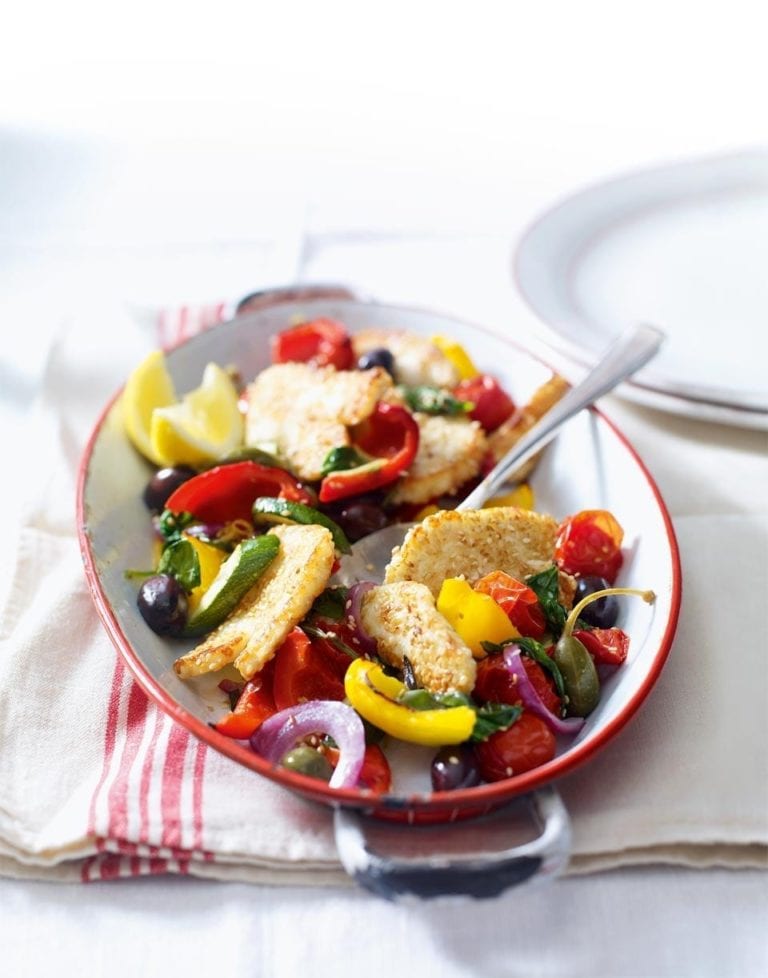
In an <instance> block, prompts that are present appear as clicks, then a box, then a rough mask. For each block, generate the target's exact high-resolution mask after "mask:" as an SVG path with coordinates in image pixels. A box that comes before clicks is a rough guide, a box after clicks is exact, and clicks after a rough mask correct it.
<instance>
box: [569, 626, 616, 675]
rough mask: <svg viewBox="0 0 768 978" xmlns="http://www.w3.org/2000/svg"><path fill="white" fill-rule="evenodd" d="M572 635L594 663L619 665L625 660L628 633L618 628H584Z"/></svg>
mask: <svg viewBox="0 0 768 978" xmlns="http://www.w3.org/2000/svg"><path fill="white" fill-rule="evenodd" d="M573 637H574V638H577V639H578V640H579V641H580V642H581V644H582V645H583V646H585V648H586V650H587V652H589V654H590V655H591V656H592V658H593V659H594V661H595V665H601V666H620V665H621V664H622V663H624V662H626V661H627V653H628V652H629V635H627V633H626V632H624V631H622V630H621V629H620V628H593V629H591V630H589V631H587V630H586V629H585V630H583V631H578V632H574V633H573Z"/></svg>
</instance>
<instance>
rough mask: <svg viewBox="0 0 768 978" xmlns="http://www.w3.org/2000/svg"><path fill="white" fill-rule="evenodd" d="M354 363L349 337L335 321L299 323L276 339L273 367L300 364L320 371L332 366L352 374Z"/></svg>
mask: <svg viewBox="0 0 768 978" xmlns="http://www.w3.org/2000/svg"><path fill="white" fill-rule="evenodd" d="M354 359H355V356H354V353H353V352H352V341H351V339H350V338H349V334H348V333H347V331H346V329H345V328H344V326H342V324H341V323H337V322H336V321H335V320H334V319H324V318H320V319H313V320H311V321H310V322H307V323H299V325H298V326H293V327H291V329H286V330H283V332H282V333H278V334H277V335H276V336H273V337H272V362H273V363H288V362H290V361H298V362H299V363H311V364H314V365H315V366H317V367H326V366H328V365H329V364H330V365H331V366H334V367H336V369H337V370H349V369H350V367H351V366H352V364H353V363H354Z"/></svg>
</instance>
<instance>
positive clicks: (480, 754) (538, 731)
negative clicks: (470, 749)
mask: <svg viewBox="0 0 768 978" xmlns="http://www.w3.org/2000/svg"><path fill="white" fill-rule="evenodd" d="M475 756H476V757H477V761H478V764H479V765H480V773H481V774H482V776H483V778H484V779H485V780H486V781H503V780H504V779H505V778H512V777H514V776H515V775H516V774H524V773H525V772H526V771H531V770H533V768H536V767H540V766H541V765H542V764H546V762H547V761H551V760H552V758H553V757H554V756H555V735H554V734H553V733H552V731H551V730H550V729H549V727H548V726H547V725H546V723H544V721H543V720H542V719H541V718H540V717H537V716H535V715H534V714H533V713H523V714H522V715H521V716H520V718H519V719H518V720H517V722H516V723H513V724H512V726H511V727H510V728H509V729H508V730H501V731H500V732H499V733H495V734H491V736H490V737H489V738H488V740H485V741H483V742H481V743H479V744H475Z"/></svg>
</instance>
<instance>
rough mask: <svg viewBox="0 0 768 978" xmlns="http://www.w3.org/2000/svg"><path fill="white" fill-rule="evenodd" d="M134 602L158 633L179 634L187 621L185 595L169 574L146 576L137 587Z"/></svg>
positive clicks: (153, 629)
mask: <svg viewBox="0 0 768 978" xmlns="http://www.w3.org/2000/svg"><path fill="white" fill-rule="evenodd" d="M136 604H137V605H138V608H139V611H140V612H141V616H142V618H143V619H144V621H145V622H146V623H147V624H148V625H149V627H150V628H151V629H152V631H153V632H156V633H157V634H158V635H180V634H181V632H182V631H183V629H184V626H185V625H186V623H187V595H186V593H185V591H184V588H183V587H182V586H181V585H180V584H179V582H178V581H177V580H176V579H175V578H173V577H171V576H170V575H169V574H155V575H154V576H153V577H148V578H147V579H146V581H144V583H143V584H142V585H141V587H140V588H139V594H138V597H137V598H136Z"/></svg>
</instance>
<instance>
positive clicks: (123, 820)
mask: <svg viewBox="0 0 768 978" xmlns="http://www.w3.org/2000/svg"><path fill="white" fill-rule="evenodd" d="M147 705H148V701H147V697H146V694H145V693H144V692H143V691H142V689H141V687H140V686H138V685H137V684H136V683H133V684H132V685H131V691H130V693H129V696H128V713H127V716H126V725H127V728H128V729H127V732H126V741H125V747H124V749H123V756H122V758H121V760H120V769H119V771H118V773H117V777H116V778H115V780H114V782H113V784H112V787H111V788H110V791H109V796H108V800H107V806H108V811H109V823H108V824H109V834H110V836H112V837H114V838H118V839H121V838H125V837H126V835H127V834H128V804H129V801H128V779H129V777H130V774H131V768H132V767H133V764H134V762H135V760H136V756H137V755H138V752H139V746H140V744H141V740H142V737H143V736H144V727H145V725H146V715H147Z"/></svg>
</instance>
